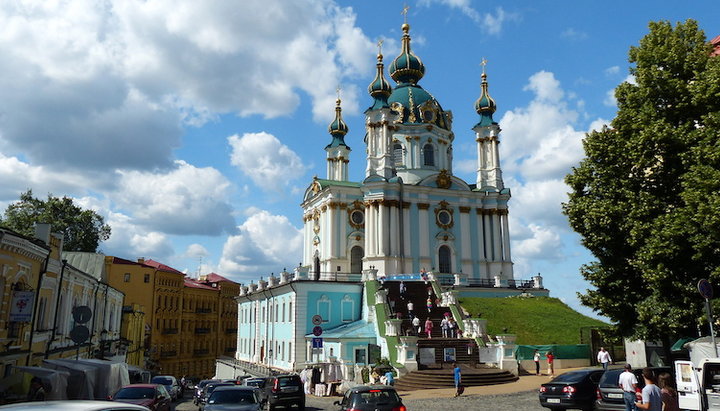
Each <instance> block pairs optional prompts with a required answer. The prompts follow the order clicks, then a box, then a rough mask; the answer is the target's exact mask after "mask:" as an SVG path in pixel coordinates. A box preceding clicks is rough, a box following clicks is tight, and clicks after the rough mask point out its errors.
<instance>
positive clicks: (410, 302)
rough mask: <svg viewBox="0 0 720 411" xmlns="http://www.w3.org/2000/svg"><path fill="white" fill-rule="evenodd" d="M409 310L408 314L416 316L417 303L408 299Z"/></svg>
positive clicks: (411, 316)
mask: <svg viewBox="0 0 720 411" xmlns="http://www.w3.org/2000/svg"><path fill="white" fill-rule="evenodd" d="M407 311H408V316H409V317H410V318H413V317H415V304H413V302H412V301H408V303H407Z"/></svg>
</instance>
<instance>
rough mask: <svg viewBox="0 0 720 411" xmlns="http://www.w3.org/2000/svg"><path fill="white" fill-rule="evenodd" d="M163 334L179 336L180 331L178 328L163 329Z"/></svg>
mask: <svg viewBox="0 0 720 411" xmlns="http://www.w3.org/2000/svg"><path fill="white" fill-rule="evenodd" d="M162 333H163V334H177V333H178V329H177V328H163V330H162Z"/></svg>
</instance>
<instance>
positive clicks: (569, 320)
mask: <svg viewBox="0 0 720 411" xmlns="http://www.w3.org/2000/svg"><path fill="white" fill-rule="evenodd" d="M460 304H461V305H462V306H463V308H464V309H465V310H466V311H468V312H469V313H470V315H471V316H472V317H473V318H477V317H480V318H484V319H486V320H487V322H488V324H487V327H488V334H490V335H491V336H495V335H498V334H515V335H517V344H520V345H541V344H580V329H581V328H582V327H592V326H597V327H603V326H607V325H608V324H606V323H604V322H602V321H600V320H596V319H594V318H590V317H587V316H585V315H582V314H580V313H578V312H577V311H574V310H573V309H572V308H570V307H568V306H567V305H565V303H563V302H562V301H560V300H558V299H557V298H551V297H533V298H517V297H511V298H478V297H473V298H461V299H460ZM505 329H507V331H505Z"/></svg>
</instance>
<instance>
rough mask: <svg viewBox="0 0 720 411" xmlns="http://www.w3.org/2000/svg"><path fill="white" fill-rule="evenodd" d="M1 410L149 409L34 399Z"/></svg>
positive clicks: (133, 406) (81, 401)
mask: <svg viewBox="0 0 720 411" xmlns="http://www.w3.org/2000/svg"><path fill="white" fill-rule="evenodd" d="M0 410H15V411H67V410H73V411H149V410H150V409H149V408H147V407H143V406H142V405H135V404H123V403H117V402H111V401H84V400H70V401H34V402H20V403H17V404H10V405H3V406H0Z"/></svg>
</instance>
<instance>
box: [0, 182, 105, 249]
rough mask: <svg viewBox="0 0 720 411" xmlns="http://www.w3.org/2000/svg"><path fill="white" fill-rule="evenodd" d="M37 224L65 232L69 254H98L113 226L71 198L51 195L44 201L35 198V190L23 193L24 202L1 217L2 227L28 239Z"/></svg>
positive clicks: (66, 247) (57, 231)
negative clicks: (76, 252) (70, 252)
mask: <svg viewBox="0 0 720 411" xmlns="http://www.w3.org/2000/svg"><path fill="white" fill-rule="evenodd" d="M35 223H50V224H52V231H53V232H55V233H62V234H63V235H64V237H65V238H64V242H63V249H64V250H65V251H90V252H94V251H96V250H97V248H98V245H99V244H100V241H104V240H107V239H108V238H110V226H109V225H107V224H105V220H104V219H103V218H102V216H100V215H99V214H97V213H96V212H95V211H92V210H84V209H82V208H81V207H79V206H77V205H75V203H74V202H73V200H72V198H69V197H63V198H58V197H54V196H53V195H51V194H49V195H48V198H47V200H41V199H39V198H35V197H33V194H32V190H28V191H27V192H25V193H22V194H21V195H20V201H18V202H16V203H13V204H10V205H9V206H8V208H7V209H6V210H5V216H4V218H0V226H2V227H6V228H9V229H11V230H14V231H17V232H18V233H20V234H24V235H26V236H32V235H33V234H34V232H35Z"/></svg>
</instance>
